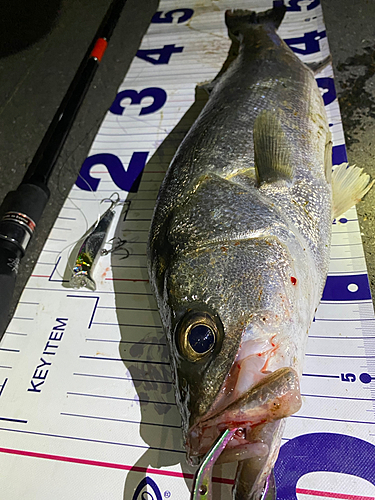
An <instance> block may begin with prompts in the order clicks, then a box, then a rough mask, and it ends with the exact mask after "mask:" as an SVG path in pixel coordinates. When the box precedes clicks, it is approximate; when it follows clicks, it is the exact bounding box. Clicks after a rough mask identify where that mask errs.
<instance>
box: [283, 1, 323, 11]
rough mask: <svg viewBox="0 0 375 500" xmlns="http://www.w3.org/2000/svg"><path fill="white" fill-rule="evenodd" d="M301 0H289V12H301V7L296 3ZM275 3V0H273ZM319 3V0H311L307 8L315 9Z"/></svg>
mask: <svg viewBox="0 0 375 500" xmlns="http://www.w3.org/2000/svg"><path fill="white" fill-rule="evenodd" d="M301 1H302V0H289V6H288V8H287V10H288V11H289V12H301V11H302V8H301V6H300V5H298V4H299V3H300V2H301ZM273 3H274V4H275V2H273ZM318 5H320V0H311V2H310V3H309V5H308V6H307V10H312V9H315V7H318Z"/></svg>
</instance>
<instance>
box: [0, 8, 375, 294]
mask: <svg viewBox="0 0 375 500" xmlns="http://www.w3.org/2000/svg"><path fill="white" fill-rule="evenodd" d="M321 1H322V5H323V13H324V18H325V22H326V27H327V32H328V40H329V44H330V48H331V53H332V57H333V65H334V71H335V76H336V90H337V92H338V96H339V101H340V106H341V112H342V115H343V122H344V129H345V133H346V140H347V145H348V155H349V161H350V162H351V163H356V164H357V165H358V166H360V167H365V170H366V171H367V172H368V173H370V174H371V176H372V177H373V178H374V177H375V76H374V75H375V2H374V1H373V0H356V1H355V2H353V1H352V0H321ZM4 4H5V2H3V4H2V6H1V16H0V200H2V199H3V198H4V196H5V194H6V193H7V192H8V191H10V190H11V189H15V188H16V187H17V186H18V184H19V182H20V181H21V179H22V177H23V174H24V172H25V170H26V168H27V166H28V164H29V163H30V161H31V159H32V157H33V155H34V153H35V151H36V149H37V147H38V146H39V143H40V141H41V139H42V137H43V135H44V132H45V131H46V129H47V127H48V125H49V123H50V121H51V119H52V117H53V115H54V112H55V111H56V109H57V107H58V105H59V104H60V101H61V99H62V97H63V96H64V94H65V92H66V90H67V88H68V86H69V83H70V81H71V80H72V78H73V76H74V73H75V71H76V69H77V68H78V66H79V63H80V61H81V59H82V57H83V55H84V53H85V52H86V49H87V47H88V45H89V43H90V42H91V40H92V38H93V36H94V34H95V32H96V29H97V27H98V26H99V24H100V22H101V20H102V17H103V16H104V14H105V12H106V10H107V8H108V6H109V5H110V1H109V0H38V1H35V2H30V1H26V0H13V1H12V2H7V5H4ZM192 4H193V2H192V1H191V0H187V2H186V6H187V7H189V6H190V5H192ZM157 5H158V1H157V0H128V2H127V4H126V7H125V9H124V11H123V13H122V16H121V18H120V20H119V23H118V26H117V28H116V30H115V32H114V34H113V37H112V39H111V42H110V44H109V47H108V49H107V51H106V53H105V56H104V58H103V61H102V63H101V65H100V67H99V70H98V72H97V74H96V76H95V78H94V81H93V83H92V85H91V88H90V90H89V92H88V94H87V97H86V99H85V101H84V104H83V106H82V108H81V110H80V112H79V114H78V117H77V119H76V122H75V124H74V127H73V130H72V132H71V133H70V135H69V138H68V140H67V143H66V145H65V147H64V149H63V151H62V154H61V156H60V159H59V161H58V163H57V165H56V168H55V172H54V174H53V176H52V179H51V181H50V184H49V186H50V189H51V198H50V203H49V205H48V208H47V210H46V211H45V213H44V216H43V218H42V220H41V222H40V224H39V226H38V228H37V231H36V235H35V237H34V239H33V240H32V242H31V244H30V246H29V248H28V252H27V255H26V257H25V258H24V259H23V261H22V265H21V269H20V274H19V278H18V282H17V287H16V293H15V297H14V304H16V302H17V301H18V299H19V296H20V294H21V292H22V289H23V287H24V285H25V284H26V281H27V279H28V277H29V275H30V274H31V272H32V269H33V266H34V263H35V261H36V259H37V257H38V254H39V252H40V250H41V249H42V247H43V244H44V241H45V239H46V238H47V236H48V233H49V231H50V229H51V227H52V225H53V223H54V221H55V218H56V217H57V215H58V212H59V210H60V208H61V206H62V204H63V202H64V199H65V197H66V196H67V195H68V193H69V190H70V188H71V186H72V184H73V183H74V182H75V180H76V177H77V174H78V171H79V168H80V166H81V164H82V162H83V161H84V159H85V157H86V156H87V154H88V151H89V148H90V145H91V143H92V141H93V139H94V137H95V134H96V133H97V131H98V129H99V126H100V123H101V121H102V119H103V118H104V114H105V112H106V111H107V109H108V108H109V107H110V105H111V103H112V101H113V99H114V97H115V95H116V90H117V88H118V87H119V85H120V83H121V82H122V80H123V79H124V76H125V74H126V72H127V69H128V68H129V65H130V63H131V61H132V59H133V57H134V55H135V53H136V51H137V48H138V46H139V44H140V42H141V39H142V36H143V35H144V33H145V32H146V30H147V28H148V25H149V22H150V20H151V17H152V15H153V13H154V12H155V10H156V8H157ZM374 204H375V189H373V190H372V192H370V193H369V194H368V195H367V197H366V199H365V201H363V202H362V203H360V204H359V205H358V212H359V218H360V225H361V232H362V238H363V242H364V247H365V254H366V260H367V265H368V270H369V276H370V284H371V290H372V293H373V296H375V242H374V232H375V211H374V208H373V207H374Z"/></svg>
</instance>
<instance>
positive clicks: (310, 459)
mask: <svg viewBox="0 0 375 500" xmlns="http://www.w3.org/2000/svg"><path fill="white" fill-rule="evenodd" d="M275 3H278V2H275ZM286 3H287V5H288V12H287V14H286V17H285V19H284V21H283V23H282V25H281V27H280V30H279V34H280V35H281V36H282V37H283V38H284V39H285V40H286V41H287V43H288V44H289V45H290V46H291V48H292V49H293V50H294V51H295V52H296V53H297V54H298V56H299V57H300V58H301V59H302V60H303V61H304V62H313V61H321V60H322V59H324V58H325V57H326V56H327V55H328V54H329V49H328V42H327V37H326V32H325V27H324V22H323V17H322V10H321V6H320V4H319V0H288V1H287V2H286ZM271 7H272V2H271V0H254V1H253V0H248V1H245V0H237V1H234V0H233V1H231V0H212V1H210V0H196V1H194V2H191V1H189V2H188V1H182V0H162V1H161V3H160V6H159V12H158V13H157V14H155V16H154V18H153V22H152V23H151V25H150V28H149V30H148V32H147V34H146V36H145V37H144V39H143V42H142V45H141V48H140V50H139V52H138V54H137V57H136V58H135V59H134V61H133V63H132V65H131V68H130V70H129V72H128V74H127V76H126V79H125V81H124V83H123V84H122V86H121V88H120V89H119V93H118V96H117V97H116V99H115V101H114V103H113V105H112V107H111V110H110V111H109V112H108V114H107V116H106V118H105V120H104V122H103V124H102V126H101V128H100V131H99V133H98V135H97V137H96V139H95V141H94V144H93V146H92V149H91V151H90V155H89V157H88V158H87V160H86V161H85V163H84V165H83V167H82V170H81V177H80V178H79V179H78V181H77V185H76V186H74V188H73V189H72V191H71V193H70V195H69V197H68V199H67V200H66V202H65V204H64V206H63V208H62V210H61V212H60V215H59V217H58V219H57V220H56V223H55V225H54V227H53V229H52V231H51V234H50V237H49V238H48V240H47V242H46V244H45V246H44V249H43V251H42V253H41V255H40V258H39V260H38V263H37V265H36V267H35V269H34V271H33V274H32V276H31V278H30V280H29V281H28V283H27V286H26V288H25V290H24V292H23V294H22V297H21V302H20V303H19V305H18V308H17V311H16V314H15V317H14V319H13V320H12V322H11V323H10V325H9V327H8V331H7V333H6V335H5V337H4V339H3V341H2V343H1V345H0V470H1V473H0V477H1V479H0V492H1V493H0V498H1V500H15V499H21V498H27V499H28V500H36V499H38V500H43V499H51V498H54V499H56V500H59V499H65V498H69V499H70V500H75V499H77V500H78V499H79V500H81V499H86V498H92V499H100V500H102V499H104V500H105V499H111V500H122V499H126V500H141V499H143V498H147V499H149V500H150V499H153V500H161V499H162V498H171V499H173V500H187V499H189V495H190V493H189V489H190V488H191V485H192V475H193V472H194V471H193V470H192V469H189V468H188V467H187V465H186V464H185V456H184V449H183V443H182V435H181V429H180V427H179V426H180V417H179V414H178V411H177V408H176V405H175V401H174V395H173V389H172V385H171V378H170V371H169V364H168V353H167V347H166V341H165V338H164V335H163V332H162V329H161V324H160V319H159V316H158V312H157V310H156V304H155V301H154V299H153V296H152V294H151V290H150V287H149V283H148V275H147V269H146V241H147V235H148V228H149V224H150V219H151V215H152V211H153V207H154V204H155V199H156V196H157V192H158V188H159V185H160V182H161V180H162V179H163V176H164V173H165V171H166V169H167V167H168V164H169V162H170V160H171V158H172V156H173V153H174V151H175V150H176V147H177V146H178V144H179V142H180V141H181V139H182V137H183V136H184V134H185V133H186V132H187V130H188V128H189V127H190V126H191V124H192V123H193V121H194V119H195V117H196V116H197V115H198V113H199V110H200V109H201V108H202V103H201V100H200V97H199V95H198V98H197V101H196V99H195V89H196V86H197V85H198V84H200V83H203V82H205V81H209V80H212V79H213V78H214V77H215V75H216V74H217V73H218V71H219V70H220V68H221V66H222V63H223V62H224V60H225V59H226V56H227V51H228V49H229V46H230V40H229V38H228V36H227V29H226V27H225V23H224V11H225V10H226V9H228V8H246V9H254V10H256V11H262V10H266V9H268V8H271ZM317 80H318V85H319V86H320V88H321V89H322V92H323V97H324V101H325V104H326V109H327V113H328V117H329V122H330V129H331V131H332V135H333V143H334V148H333V160H334V164H340V163H342V162H343V161H345V160H346V153H345V146H344V135H343V131H342V126H341V119H340V112H339V107H338V103H337V99H336V98H335V90H334V85H333V72H332V68H331V67H327V68H326V69H325V70H324V71H322V72H321V73H320V74H319V75H317ZM129 191H130V192H129ZM113 192H118V193H119V194H120V196H121V199H122V200H125V199H126V200H127V202H128V203H126V204H125V205H124V206H123V208H121V207H118V208H117V209H116V210H117V220H116V221H115V222H114V223H113V225H112V229H111V232H110V234H109V235H108V240H109V239H111V238H112V237H114V236H119V237H120V238H122V239H125V240H126V241H127V243H126V245H125V247H126V249H127V250H129V252H130V256H129V257H128V258H123V257H124V252H123V251H121V250H119V251H118V252H115V253H113V254H108V255H107V256H104V257H101V259H100V261H99V263H98V265H97V267H96V269H95V273H94V279H95V281H96V283H97V290H96V291H94V292H92V291H89V290H87V289H79V290H75V289H70V288H68V283H67V280H68V279H69V277H70V269H69V265H68V262H67V261H68V256H69V251H70V250H71V248H69V246H71V245H73V244H74V243H75V242H76V241H77V240H78V239H79V238H81V236H82V235H83V234H84V233H85V232H86V230H87V228H88V226H90V225H91V224H93V223H94V222H95V220H96V219H97V217H98V211H99V210H101V211H102V212H104V210H106V208H108V205H107V204H103V205H99V201H100V200H102V199H103V198H105V197H108V196H110V195H111V194H112V193H113ZM129 202H130V203H129ZM83 214H84V215H85V217H86V218H87V221H88V225H87V223H86V221H85V218H84V216H83ZM374 321H375V320H374V313H373V306H372V301H371V296H370V290H369V285H368V278H367V274H366V264H365V259H364V255H363V250H362V244H361V237H360V232H359V226H358V222H357V215H356V211H355V209H351V210H349V211H348V212H347V213H346V214H344V215H343V216H342V217H341V218H340V219H339V220H335V221H334V225H333V238H332V252H331V264H330V269H329V276H328V280H327V286H326V288H325V291H324V295H323V299H322V303H321V305H320V307H319V309H318V311H317V313H316V317H315V320H314V323H313V325H312V327H311V330H310V337H309V342H308V347H307V354H306V359H305V365H304V366H305V369H304V376H303V378H302V393H303V406H302V409H301V410H300V412H299V413H298V414H296V415H293V416H292V417H290V418H289V419H288V421H287V426H286V431H285V435H284V439H283V446H282V447H281V451H280V456H279V459H278V462H277V464H276V467H275V474H276V480H277V486H278V496H277V498H278V500H294V499H295V498H296V497H298V499H299V500H307V499H313V498H317V497H321V498H337V499H347V500H370V499H374V498H375V446H374V444H375V406H374V397H375V392H374V389H375V385H374V381H375V366H374V359H375V348H374V347H372V346H373V345H374V344H373V342H374V339H375V330H374ZM233 474H234V468H233V466H228V465H227V466H220V467H217V468H216V469H215V472H214V475H215V478H214V497H215V500H218V499H219V498H220V499H221V500H226V499H227V498H230V489H231V484H232V481H233V477H234V475H233ZM146 490H147V493H146Z"/></svg>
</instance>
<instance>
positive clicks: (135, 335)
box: [111, 87, 208, 500]
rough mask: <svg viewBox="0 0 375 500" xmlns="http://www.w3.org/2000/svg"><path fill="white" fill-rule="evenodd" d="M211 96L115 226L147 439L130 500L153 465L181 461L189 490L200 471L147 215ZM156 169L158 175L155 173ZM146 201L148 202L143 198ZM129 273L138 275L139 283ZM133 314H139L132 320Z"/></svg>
mask: <svg viewBox="0 0 375 500" xmlns="http://www.w3.org/2000/svg"><path fill="white" fill-rule="evenodd" d="M207 100H208V96H207V93H206V91H205V90H204V89H202V88H199V87H197V89H196V95H195V102H194V103H193V104H192V106H191V107H190V108H189V109H188V111H187V112H186V113H185V115H184V116H183V117H182V118H181V120H180V121H179V123H178V124H177V125H176V127H175V128H174V129H173V130H172V131H171V132H170V134H169V135H168V137H166V139H165V140H164V141H163V142H162V143H161V144H160V146H159V147H158V149H157V150H156V152H155V153H154V154H153V156H152V157H151V159H150V160H149V161H148V163H147V165H146V167H145V169H144V173H143V176H142V180H141V182H140V186H139V190H138V192H137V193H129V195H128V197H127V201H130V204H128V205H127V208H126V210H124V211H123V214H122V215H121V216H120V219H119V223H118V225H117V227H116V230H115V235H114V236H115V237H119V238H121V240H126V244H125V245H124V246H125V248H126V251H127V252H129V256H128V257H126V256H125V255H124V254H123V253H121V252H119V253H118V252H114V253H112V258H111V261H112V262H111V263H112V275H113V286H114V292H115V301H116V314H117V319H118V324H119V328H120V332H121V341H120V342H119V346H118V349H119V354H120V357H121V359H122V360H123V363H124V365H125V369H126V372H127V375H128V376H129V378H131V379H132V381H133V384H134V389H135V392H136V394H135V400H137V402H138V404H139V412H140V426H139V434H140V437H141V440H139V439H138V440H137V443H138V442H142V441H143V442H144V449H145V451H144V452H143V454H142V455H141V456H139V452H140V451H141V450H142V448H141V447H139V448H137V450H136V456H139V458H138V459H137V461H136V463H134V465H133V467H132V469H131V470H130V471H129V472H128V474H127V476H126V480H125V484H124V493H123V498H124V499H126V500H130V499H133V498H134V497H133V495H134V492H135V490H136V488H137V486H138V485H139V483H140V481H141V479H142V477H141V476H140V474H139V473H140V472H141V473H144V476H145V475H146V471H147V469H161V468H164V467H169V466H173V465H176V464H181V467H182V472H183V474H184V477H185V481H186V484H187V487H188V488H189V489H190V488H191V484H192V483H191V478H192V476H193V474H194V472H195V471H194V469H193V468H191V467H189V466H188V465H187V463H186V460H185V450H184V445H183V439H182V431H181V420H180V415H179V412H178V409H177V406H176V403H175V398H174V390H173V385H172V377H171V371H170V367H169V353H168V346H167V341H166V338H165V335H164V333H163V330H162V326H161V320H160V316H159V312H158V310H157V306H156V302H155V299H154V297H153V294H152V292H151V287H150V285H149V283H148V273H147V262H146V245H147V237H148V231H149V222H147V219H146V218H145V216H144V214H146V213H147V215H149V216H151V213H152V210H153V207H154V205H155V201H156V196H157V192H158V189H159V184H160V182H161V180H162V177H163V172H165V171H166V170H167V168H168V166H169V163H170V162H171V160H172V158H173V156H174V154H175V152H176V150H177V148H178V146H179V144H180V143H181V141H182V139H183V138H184V137H185V135H186V133H187V132H188V130H189V129H190V127H191V126H192V124H193V123H194V122H195V120H196V119H197V117H198V115H199V113H200V112H201V110H202V109H203V107H204V105H205V104H206V102H207ZM153 172H155V173H157V174H158V175H156V177H155V175H154V174H153ZM153 178H157V181H155V183H154V182H152V179H153ZM150 179H151V180H150ZM156 182H157V184H156ZM150 187H151V188H155V189H150ZM145 199H147V201H146V202H145V201H143V200H145ZM137 200H138V201H139V203H138V202H137ZM142 203H143V204H144V203H146V206H147V207H149V209H145V208H144V209H141V210H143V212H142V211H137V209H136V207H139V206H141V204H142ZM133 207H134V208H133ZM137 217H138V220H139V223H138V222H137ZM142 219H143V220H142ZM146 226H147V227H146ZM125 276H127V277H128V276H134V281H131V278H130V279H129V278H125ZM130 309H131V311H130ZM130 317H131V318H133V319H132V321H131V322H129V318H130ZM130 323H131V324H130ZM134 500H136V499H134Z"/></svg>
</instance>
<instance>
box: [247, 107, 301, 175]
mask: <svg viewBox="0 0 375 500" xmlns="http://www.w3.org/2000/svg"><path fill="white" fill-rule="evenodd" d="M254 160H255V170H256V172H257V178H258V182H259V184H262V183H264V182H275V181H278V180H281V179H284V180H291V179H292V178H293V168H292V167H291V165H290V153H289V144H288V141H287V138H286V136H285V133H284V131H283V129H282V127H281V123H280V121H279V119H278V117H277V116H276V113H274V112H272V111H267V110H265V111H262V112H261V113H260V114H259V115H258V116H257V118H256V120H255V122H254Z"/></svg>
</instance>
